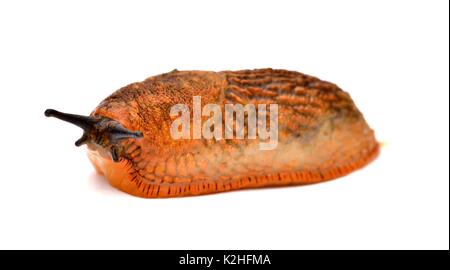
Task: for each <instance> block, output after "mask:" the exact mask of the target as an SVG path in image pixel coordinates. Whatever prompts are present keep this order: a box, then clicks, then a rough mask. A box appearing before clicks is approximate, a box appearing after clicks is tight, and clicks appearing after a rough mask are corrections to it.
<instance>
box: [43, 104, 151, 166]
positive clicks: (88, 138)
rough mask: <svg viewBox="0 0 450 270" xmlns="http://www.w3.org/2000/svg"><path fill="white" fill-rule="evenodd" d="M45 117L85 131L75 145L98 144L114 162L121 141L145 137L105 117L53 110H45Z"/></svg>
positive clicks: (116, 159)
mask: <svg viewBox="0 0 450 270" xmlns="http://www.w3.org/2000/svg"><path fill="white" fill-rule="evenodd" d="M45 116H47V117H55V118H58V119H60V120H63V121H66V122H69V123H72V124H74V125H76V126H78V127H80V128H82V129H83V131H84V132H83V136H81V138H80V139H78V140H77V141H76V142H75V145H76V146H81V145H83V144H86V143H94V144H97V145H99V146H101V147H103V148H105V149H108V150H109V151H110V153H111V158H112V160H113V161H114V162H118V161H119V156H120V151H121V149H120V147H119V143H120V141H121V140H124V139H129V138H136V139H137V138H142V137H143V136H144V135H143V134H142V132H141V131H131V130H128V129H127V128H125V127H124V126H123V125H122V124H121V123H119V122H118V121H116V120H113V119H110V118H108V117H104V116H83V115H76V114H69V113H62V112H59V111H56V110H53V109H47V110H45Z"/></svg>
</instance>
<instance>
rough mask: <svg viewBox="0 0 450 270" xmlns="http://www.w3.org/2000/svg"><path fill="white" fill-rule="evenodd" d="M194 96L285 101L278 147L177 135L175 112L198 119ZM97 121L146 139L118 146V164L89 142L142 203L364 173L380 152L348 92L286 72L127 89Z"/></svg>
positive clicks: (174, 75)
mask: <svg viewBox="0 0 450 270" xmlns="http://www.w3.org/2000/svg"><path fill="white" fill-rule="evenodd" d="M193 96H201V97H202V106H203V105H204V104H207V103H215V104H220V105H222V109H223V105H224V104H226V103H233V104H237V103H240V104H243V105H245V104H248V103H251V104H271V103H276V104H278V106H279V108H278V110H279V118H278V123H279V141H278V147H277V148H275V149H274V150H269V151H267V150H266V151H264V150H259V148H258V145H259V141H258V139H256V140H249V139H245V140H237V139H224V140H219V141H216V140H215V139H211V140H207V139H196V140H174V139H172V137H171V136H170V126H171V124H172V121H173V119H172V118H171V117H170V115H169V112H170V108H171V107H172V105H174V104H179V103H181V104H187V105H188V106H189V107H190V112H191V114H192V111H193V108H192V97H193ZM91 116H104V117H108V118H111V119H114V120H116V121H118V122H120V123H121V124H122V125H123V126H124V127H126V128H128V129H130V130H139V131H142V132H143V134H144V137H143V138H141V139H133V138H131V139H125V140H122V141H121V142H120V143H119V144H118V145H117V149H118V155H119V158H120V161H119V162H113V161H112V160H111V154H110V151H109V150H108V149H105V148H104V147H101V146H98V145H96V144H94V143H89V144H88V156H89V158H90V160H91V161H92V163H93V164H94V167H95V168H96V169H97V171H98V172H99V173H101V174H103V175H105V176H106V178H107V179H108V180H109V182H110V183H111V184H112V185H113V186H114V187H116V188H118V189H120V190H122V191H125V192H127V193H130V194H133V195H136V196H140V197H176V196H189V195H200V194H208V193H215V192H222V191H229V190H236V189H243V188H256V187H267V186H283V185H298V184H311V183H317V182H321V181H325V180H330V179H334V178H337V177H340V176H343V175H346V174H348V173H350V172H352V171H354V170H356V169H358V168H361V167H362V166H364V165H366V164H367V163H369V162H370V161H371V160H372V159H374V158H375V157H376V155H377V154H378V151H379V144H378V143H377V141H376V139H375V137H374V132H373V131H372V130H371V129H370V128H369V126H368V125H367V123H366V122H365V120H364V118H363V116H362V114H361V113H360V112H359V111H358V109H357V108H356V106H355V104H354V103H353V101H352V100H351V98H350V96H349V95H348V94H347V93H346V92H344V91H342V90H341V89H340V88H339V87H337V86H336V85H334V84H332V83H329V82H325V81H321V80H319V79H317V78H314V77H311V76H307V75H304V74H301V73H298V72H292V71H286V70H272V69H259V70H243V71H224V72H204V71H173V72H169V73H166V74H162V75H159V76H154V77H150V78H148V79H147V80H145V81H143V82H138V83H133V84H130V85H128V86H125V87H123V88H121V89H119V90H118V91H116V92H115V93H113V94H112V95H111V96H109V97H108V98H106V99H105V100H104V101H103V102H101V103H100V105H99V106H98V107H97V108H96V109H95V110H94V111H93V112H92V114H91ZM207 118H208V117H204V118H203V121H204V120H206V119H207ZM191 121H192V115H191ZM246 138H247V137H246Z"/></svg>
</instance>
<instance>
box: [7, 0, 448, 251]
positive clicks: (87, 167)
mask: <svg viewBox="0 0 450 270" xmlns="http://www.w3.org/2000/svg"><path fill="white" fill-rule="evenodd" d="M448 8H449V7H448V1H411V0H407V1H307V2H306V1H301V2H300V1H279V0H277V1H272V2H268V1H230V0H227V1H221V2H219V1H214V3H213V1H177V2H174V1H159V2H156V1H141V2H139V1H122V2H117V1H71V2H69V1H27V2H24V1H1V2H0V93H1V106H0V117H1V133H0V142H1V152H0V159H1V162H0V164H1V168H0V169H1V171H0V248H8V249H12V248H14V249H15V248H19V249H25V248H27V249H28V248H37V249H44V248H52V249H53V248H55V249H61V248H69V249H78V248H94V249H97V248H102V249H104V248H106V249H115V248H124V249H131V248H133V249H134V248H138V249H140V248H145V249H191V248H196V249H216V248H220V249H348V248H351V249H363V248H364V249H385V248H386V249H417V248H424V249H432V248H433V249H434V248H438V249H448V248H449V75H448V74H449V62H448V61H449V36H448V31H449V29H448V23H449V13H448ZM263 67H273V68H283V69H291V70H297V71H301V72H304V73H307V74H311V75H315V76H318V77H320V78H322V79H325V80H329V81H332V82H335V83H337V84H338V85H339V86H341V87H342V88H343V89H345V90H346V91H348V92H349V93H350V94H351V95H352V97H353V98H354V100H355V102H356V104H357V105H358V107H359V108H360V110H361V111H362V112H363V113H364V115H365V117H366V119H367V121H368V122H369V124H370V125H371V126H372V127H373V128H374V129H375V131H376V135H377V137H378V139H379V140H380V141H381V142H383V143H384V146H383V148H382V152H381V155H380V156H379V158H378V159H377V160H376V161H375V162H374V163H372V164H370V165H369V166H368V167H366V168H364V169H363V170H360V171H358V172H355V173H353V174H351V175H350V176H348V177H344V178H341V179H339V180H337V181H332V182H328V183H323V184H318V185H313V186H303V187H291V188H279V189H263V190H251V191H240V192H231V193H223V194H219V195H211V196H202V197H190V198H181V199H149V200H145V199H139V198H135V197H132V196H130V195H127V194H125V193H122V192H119V191H117V190H115V189H113V188H112V187H110V186H109V185H108V183H107V182H106V181H105V180H104V179H103V178H102V177H100V176H98V175H96V174H95V173H94V170H93V167H92V166H91V164H90V163H89V161H88V159H87V157H86V153H85V149H81V148H76V147H75V146H74V142H75V140H76V139H78V138H79V137H80V136H81V130H80V129H78V128H76V127H74V126H71V125H69V124H66V123H63V122H60V121H57V120H55V119H49V118H45V117H44V110H45V109H46V108H55V109H59V110H62V111H66V112H72V113H79V114H88V113H90V112H91V110H92V109H94V108H95V106H96V105H97V104H98V103H99V102H100V101H101V100H102V99H103V98H105V97H106V96H108V95H109V94H111V93H112V92H113V91H114V90H116V89H118V88H120V87H122V86H124V85H126V84H128V83H131V82H135V81H141V80H144V79H145V78H146V77H149V76H152V75H156V74H159V73H163V72H167V71H170V70H172V69H174V68H177V69H179V70H186V69H199V70H215V71H219V70H224V69H227V70H238V69H244V68H245V69H248V68H263Z"/></svg>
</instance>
